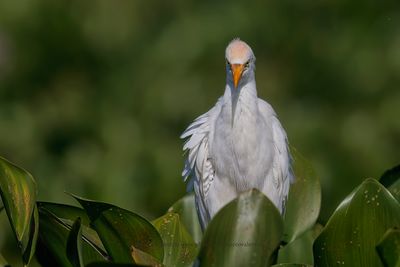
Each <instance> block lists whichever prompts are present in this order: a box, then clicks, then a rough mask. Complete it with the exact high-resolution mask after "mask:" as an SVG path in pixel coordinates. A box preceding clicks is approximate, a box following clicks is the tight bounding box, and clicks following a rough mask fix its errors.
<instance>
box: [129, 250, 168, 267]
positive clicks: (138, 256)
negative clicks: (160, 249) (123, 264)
mask: <svg viewBox="0 0 400 267" xmlns="http://www.w3.org/2000/svg"><path fill="white" fill-rule="evenodd" d="M131 253H132V258H133V260H134V262H135V263H137V264H143V265H144V266H153V267H161V266H163V265H162V264H161V263H160V262H159V260H158V259H156V258H154V257H153V256H151V255H150V254H147V253H146V252H143V251H141V250H140V249H137V248H135V247H132V249H131Z"/></svg>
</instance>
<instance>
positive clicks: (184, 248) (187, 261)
mask: <svg viewBox="0 0 400 267" xmlns="http://www.w3.org/2000/svg"><path fill="white" fill-rule="evenodd" d="M153 225H154V226H155V227H156V229H157V230H158V232H159V233H160V235H161V238H162V240H163V242H164V261H163V263H164V265H165V266H167V267H169V266H171V267H172V266H176V267H180V266H191V265H192V263H193V261H194V259H195V258H196V255H197V245H196V244H195V243H194V241H193V239H192V237H191V236H190V234H189V233H188V232H187V230H186V228H185V226H184V225H183V224H181V222H180V220H179V214H177V213H173V212H168V213H167V214H165V215H164V216H162V217H160V218H158V219H156V220H154V221H153Z"/></svg>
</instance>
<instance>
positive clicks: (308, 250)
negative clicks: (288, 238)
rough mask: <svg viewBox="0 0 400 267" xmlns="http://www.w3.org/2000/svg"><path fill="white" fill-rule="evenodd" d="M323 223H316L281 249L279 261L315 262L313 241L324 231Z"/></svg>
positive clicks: (311, 263) (310, 263)
mask: <svg viewBox="0 0 400 267" xmlns="http://www.w3.org/2000/svg"><path fill="white" fill-rule="evenodd" d="M322 228H323V227H322V225H319V224H316V225H314V227H313V228H312V229H310V230H307V231H306V232H305V233H303V234H302V235H301V236H299V237H298V238H297V239H296V240H294V241H292V242H290V243H289V244H286V245H285V246H284V247H281V248H280V249H279V254H278V263H291V262H296V263H298V264H306V265H307V264H309V265H313V264H314V256H313V243H314V240H315V238H316V237H317V236H318V235H319V233H320V232H321V231H322Z"/></svg>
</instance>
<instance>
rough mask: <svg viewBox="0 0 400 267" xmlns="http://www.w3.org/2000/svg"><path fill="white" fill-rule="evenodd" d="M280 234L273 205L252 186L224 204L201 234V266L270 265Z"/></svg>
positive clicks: (277, 216)
mask: <svg viewBox="0 0 400 267" xmlns="http://www.w3.org/2000/svg"><path fill="white" fill-rule="evenodd" d="M282 235H283V221H282V217H281V215H280V213H279V211H278V210H277V209H276V207H275V205H274V204H273V203H272V202H271V201H270V200H269V199H268V198H267V197H266V196H265V195H264V194H263V193H261V192H260V191H258V190H256V189H252V190H249V191H246V192H244V193H242V194H240V195H239V197H238V198H236V199H235V200H233V201H232V202H230V203H228V204H227V205H226V206H225V207H223V208H222V209H221V210H220V211H219V212H218V213H217V214H216V215H215V216H214V218H213V219H212V221H211V222H210V224H209V225H208V227H207V229H206V232H205V233H204V236H203V241H202V244H201V249H200V253H199V256H198V260H199V262H200V266H206V267H207V266H218V267H223V266H230V267H231V266H269V265H270V264H271V263H272V262H273V261H274V259H275V252H276V250H277V248H278V247H279V244H280V241H281V238H282Z"/></svg>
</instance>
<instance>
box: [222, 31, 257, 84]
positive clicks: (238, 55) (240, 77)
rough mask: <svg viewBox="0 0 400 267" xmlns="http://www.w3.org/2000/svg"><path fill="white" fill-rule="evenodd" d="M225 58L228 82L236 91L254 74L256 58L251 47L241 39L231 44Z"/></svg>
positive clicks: (234, 40)
mask: <svg viewBox="0 0 400 267" xmlns="http://www.w3.org/2000/svg"><path fill="white" fill-rule="evenodd" d="M225 58H226V73H227V81H228V82H230V83H231V84H233V86H234V88H235V89H236V88H238V85H239V84H240V83H245V81H246V80H248V78H249V77H250V76H252V75H253V74H254V69H255V61H256V57H255V56H254V54H253V51H252V50H251V48H250V46H249V45H248V44H246V43H245V42H243V41H242V40H240V39H239V38H237V39H233V40H232V41H231V42H230V43H229V45H228V46H227V48H226V50H225ZM250 74H251V75H250Z"/></svg>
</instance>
